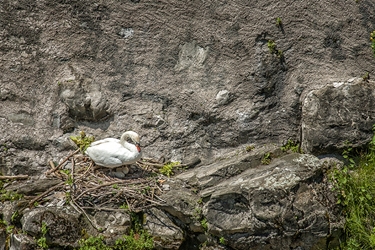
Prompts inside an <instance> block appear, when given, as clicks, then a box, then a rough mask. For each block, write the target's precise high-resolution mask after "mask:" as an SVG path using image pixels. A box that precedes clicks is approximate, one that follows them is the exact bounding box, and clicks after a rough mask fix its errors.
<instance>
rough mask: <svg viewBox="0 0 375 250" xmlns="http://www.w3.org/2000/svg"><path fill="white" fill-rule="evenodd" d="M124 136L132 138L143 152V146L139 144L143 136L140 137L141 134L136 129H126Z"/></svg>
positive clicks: (139, 150)
mask: <svg viewBox="0 0 375 250" xmlns="http://www.w3.org/2000/svg"><path fill="white" fill-rule="evenodd" d="M122 137H128V138H130V139H131V140H132V141H133V142H134V144H135V146H136V147H137V150H138V152H141V147H140V145H139V144H140V142H141V138H140V136H139V135H138V134H137V133H136V132H134V131H126V132H125V133H124V134H123V135H122Z"/></svg>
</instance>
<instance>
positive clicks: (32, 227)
mask: <svg viewBox="0 0 375 250" xmlns="http://www.w3.org/2000/svg"><path fill="white" fill-rule="evenodd" d="M80 217H81V214H79V213H77V212H76V211H75V210H73V209H72V208H69V207H64V208H44V207H41V208H34V209H32V210H27V211H25V212H24V214H23V216H22V218H21V224H22V230H23V231H24V232H26V233H27V234H28V235H31V236H33V237H41V236H42V233H41V227H42V223H43V222H44V223H45V224H46V225H47V234H46V235H45V237H46V239H47V244H48V245H50V244H55V245H59V246H76V244H77V241H78V240H79V239H80V238H81V231H82V228H83V227H82V224H81V222H80V221H81V219H82V218H80Z"/></svg>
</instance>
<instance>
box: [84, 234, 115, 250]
mask: <svg viewBox="0 0 375 250" xmlns="http://www.w3.org/2000/svg"><path fill="white" fill-rule="evenodd" d="M78 243H79V246H80V247H79V250H96V249H100V250H111V249H112V248H110V247H108V246H106V244H105V243H104V237H103V236H102V235H101V236H97V237H95V236H90V237H88V238H87V239H81V240H79V242H78Z"/></svg>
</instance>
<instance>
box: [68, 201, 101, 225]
mask: <svg viewBox="0 0 375 250" xmlns="http://www.w3.org/2000/svg"><path fill="white" fill-rule="evenodd" d="M70 205H71V206H72V207H74V209H75V210H77V211H78V209H79V210H80V211H81V212H82V213H83V214H84V215H85V216H86V218H87V220H88V221H89V222H90V224H91V225H92V226H93V227H94V228H95V229H96V230H98V231H100V229H99V228H97V227H96V226H95V224H94V222H93V221H92V220H91V219H90V217H89V216H88V215H87V214H86V212H85V210H83V209H82V208H81V207H80V206H79V205H78V204H77V203H76V202H75V201H74V200H73V199H72V200H71V202H70ZM78 212H79V211H78Z"/></svg>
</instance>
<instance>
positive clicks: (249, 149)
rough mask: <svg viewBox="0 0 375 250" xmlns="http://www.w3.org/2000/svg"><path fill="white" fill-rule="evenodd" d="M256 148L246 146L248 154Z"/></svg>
mask: <svg viewBox="0 0 375 250" xmlns="http://www.w3.org/2000/svg"><path fill="white" fill-rule="evenodd" d="M254 148H255V147H254V146H252V145H248V146H246V148H245V150H246V152H250V151H252V150H253V149H254Z"/></svg>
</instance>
